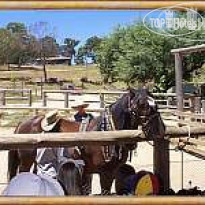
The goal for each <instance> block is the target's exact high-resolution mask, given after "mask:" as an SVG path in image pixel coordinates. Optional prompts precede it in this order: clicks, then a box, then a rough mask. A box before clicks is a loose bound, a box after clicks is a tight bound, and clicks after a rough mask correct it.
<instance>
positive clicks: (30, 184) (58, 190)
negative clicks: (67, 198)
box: [3, 172, 64, 196]
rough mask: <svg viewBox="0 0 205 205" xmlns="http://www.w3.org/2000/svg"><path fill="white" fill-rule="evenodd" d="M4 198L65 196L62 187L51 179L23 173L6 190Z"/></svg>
mask: <svg viewBox="0 0 205 205" xmlns="http://www.w3.org/2000/svg"><path fill="white" fill-rule="evenodd" d="M3 195H4V196H63V195H64V191H63V189H62V187H61V185H60V184H59V183H58V182H57V181H56V180H54V179H53V178H51V177H47V176H45V175H41V176H38V175H36V174H33V173H30V172H22V173H20V174H18V175H17V176H16V177H14V178H13V179H12V180H11V181H10V183H9V184H8V186H7V187H6V189H5V190H4V191H3Z"/></svg>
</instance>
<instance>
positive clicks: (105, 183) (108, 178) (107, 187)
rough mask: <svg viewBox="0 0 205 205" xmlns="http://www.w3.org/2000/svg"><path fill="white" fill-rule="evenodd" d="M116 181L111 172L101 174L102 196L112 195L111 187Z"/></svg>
mask: <svg viewBox="0 0 205 205" xmlns="http://www.w3.org/2000/svg"><path fill="white" fill-rule="evenodd" d="M113 180H114V174H113V173H112V172H110V170H106V171H102V172H100V185H101V195H108V194H110V193H111V187H112V183H113Z"/></svg>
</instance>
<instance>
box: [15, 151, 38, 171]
mask: <svg viewBox="0 0 205 205" xmlns="http://www.w3.org/2000/svg"><path fill="white" fill-rule="evenodd" d="M18 154H19V158H20V165H19V172H29V171H30V169H31V166H32V165H33V163H34V162H35V160H36V154H37V150H36V149H29V150H18Z"/></svg>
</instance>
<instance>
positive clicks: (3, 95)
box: [1, 90, 6, 105]
mask: <svg viewBox="0 0 205 205" xmlns="http://www.w3.org/2000/svg"><path fill="white" fill-rule="evenodd" d="M1 99H2V105H6V91H5V90H3V91H2V98H1Z"/></svg>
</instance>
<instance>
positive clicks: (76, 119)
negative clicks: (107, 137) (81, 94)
mask: <svg viewBox="0 0 205 205" xmlns="http://www.w3.org/2000/svg"><path fill="white" fill-rule="evenodd" d="M88 117H89V122H90V121H91V120H92V119H93V118H94V117H93V115H92V114H90V113H83V114H80V113H79V112H78V113H76V114H75V115H74V118H75V121H76V122H82V120H83V118H88Z"/></svg>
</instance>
